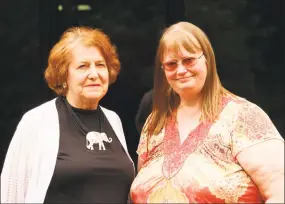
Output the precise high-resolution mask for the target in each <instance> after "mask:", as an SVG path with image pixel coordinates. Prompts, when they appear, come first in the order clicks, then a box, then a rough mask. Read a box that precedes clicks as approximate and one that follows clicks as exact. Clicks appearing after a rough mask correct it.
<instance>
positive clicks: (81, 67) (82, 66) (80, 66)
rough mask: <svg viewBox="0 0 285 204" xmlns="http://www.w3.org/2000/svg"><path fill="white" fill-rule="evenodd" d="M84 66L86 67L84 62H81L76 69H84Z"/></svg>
mask: <svg viewBox="0 0 285 204" xmlns="http://www.w3.org/2000/svg"><path fill="white" fill-rule="evenodd" d="M84 68H87V65H86V64H81V65H79V66H78V69H84Z"/></svg>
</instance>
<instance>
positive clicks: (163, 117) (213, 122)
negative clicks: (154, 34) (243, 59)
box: [131, 22, 284, 203]
mask: <svg viewBox="0 0 285 204" xmlns="http://www.w3.org/2000/svg"><path fill="white" fill-rule="evenodd" d="M137 153H138V155H139V159H138V169H139V172H138V175H137V177H136V178H135V180H134V182H133V184H132V187H131V198H132V200H133V202H134V203H167V202H169V203H239V202H243V203H259V202H268V203H274V202H275V203H276V202H277V203H284V140H283V138H282V137H281V136H280V135H279V133H278V131H277V130H276V128H275V127H274V125H273V124H272V122H271V120H270V119H269V117H268V116H267V114H266V113H265V112H264V111H262V109H261V108H259V107H258V106H257V105H255V104H253V103H251V102H249V101H247V100H246V99H243V98H240V97H238V96H235V95H234V94H232V93H230V92H229V91H227V90H226V89H225V88H223V87H222V85H221V83H220V80H219V77H218V75H217V70H216V63H215V57H214V52H213V50H212V47H211V44H210V42H209V40H208V38H207V36H206V35H205V34H204V32H203V31H202V30H200V29H199V28H198V27H196V26H195V25H193V24H191V23H187V22H180V23H177V24H174V25H172V26H170V27H169V28H167V29H166V30H165V32H164V34H163V36H162V38H161V40H160V43H159V46H158V50H157V65H156V70H155V78H154V101H153V110H152V113H151V115H150V116H149V118H148V120H147V122H146V124H145V126H144V129H143V133H142V135H141V139H140V143H139V147H138V150H137Z"/></svg>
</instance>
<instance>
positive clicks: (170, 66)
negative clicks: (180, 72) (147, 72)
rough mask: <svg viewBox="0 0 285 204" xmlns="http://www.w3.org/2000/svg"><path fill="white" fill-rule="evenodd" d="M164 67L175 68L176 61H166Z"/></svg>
mask: <svg viewBox="0 0 285 204" xmlns="http://www.w3.org/2000/svg"><path fill="white" fill-rule="evenodd" d="M165 67H166V68H167V69H175V68H176V67H177V62H176V61H171V62H166V63H165Z"/></svg>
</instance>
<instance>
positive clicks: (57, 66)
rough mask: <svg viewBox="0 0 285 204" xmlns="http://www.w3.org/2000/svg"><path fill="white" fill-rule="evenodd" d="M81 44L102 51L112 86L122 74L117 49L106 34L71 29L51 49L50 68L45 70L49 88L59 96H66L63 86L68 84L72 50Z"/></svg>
mask: <svg viewBox="0 0 285 204" xmlns="http://www.w3.org/2000/svg"><path fill="white" fill-rule="evenodd" d="M79 43H80V44H81V45H84V46H87V47H96V48H98V49H99V50H100V52H101V54H102V55H103V57H104V59H105V61H106V64H107V68H108V72H109V83H110V84H112V83H114V82H115V81H116V79H117V75H118V74H119V72H120V66H121V65H120V61H119V59H118V54H117V51H116V47H115V46H114V45H112V44H111V41H110V39H109V37H108V36H107V35H106V34H105V33H104V32H102V31H101V30H99V29H93V28H90V27H83V26H82V27H73V28H69V29H68V30H66V31H65V32H64V33H63V35H62V36H61V38H60V40H59V41H58V42H57V43H56V44H55V45H54V47H53V48H52V49H51V51H50V54H49V58H48V66H47V68H46V70H45V79H46V81H47V83H48V86H49V87H50V88H51V89H52V90H53V91H54V92H56V93H57V94H58V95H65V94H66V92H67V90H66V89H65V88H64V85H63V84H64V83H65V82H66V79H67V70H68V67H69V65H70V63H71V59H72V57H73V56H72V50H73V49H76V46H78V44H79Z"/></svg>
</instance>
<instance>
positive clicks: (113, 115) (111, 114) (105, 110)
mask: <svg viewBox="0 0 285 204" xmlns="http://www.w3.org/2000/svg"><path fill="white" fill-rule="evenodd" d="M100 108H101V109H102V111H103V113H104V114H105V115H106V116H107V118H112V119H117V120H118V119H119V120H121V119H120V117H119V115H118V114H117V113H116V112H115V111H113V110H110V109H108V108H105V107H103V106H101V105H100Z"/></svg>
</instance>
